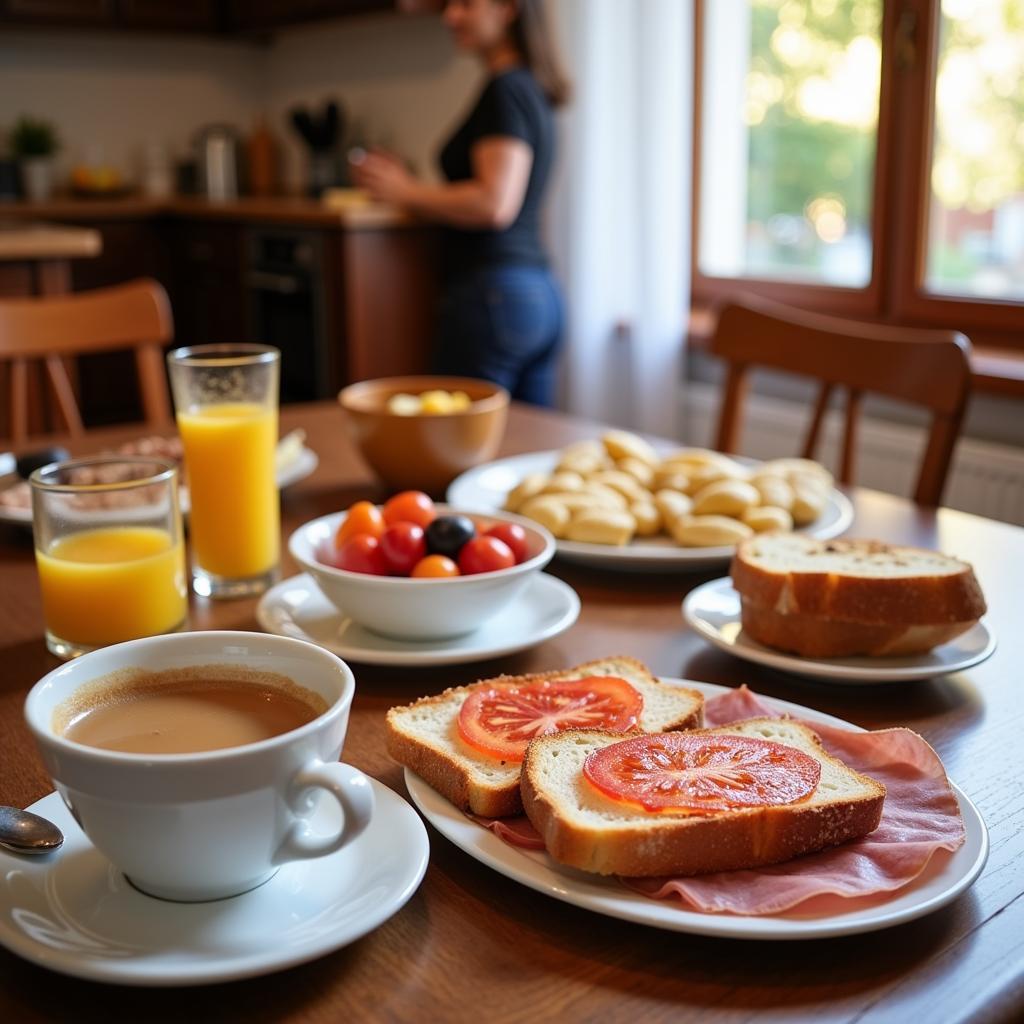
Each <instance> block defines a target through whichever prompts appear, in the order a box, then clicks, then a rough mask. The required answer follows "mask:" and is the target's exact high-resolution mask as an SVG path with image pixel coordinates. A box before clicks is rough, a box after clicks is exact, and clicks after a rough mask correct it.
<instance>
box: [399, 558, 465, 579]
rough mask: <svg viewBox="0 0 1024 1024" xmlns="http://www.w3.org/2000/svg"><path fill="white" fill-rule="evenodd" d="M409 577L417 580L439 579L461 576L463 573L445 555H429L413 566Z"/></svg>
mask: <svg viewBox="0 0 1024 1024" xmlns="http://www.w3.org/2000/svg"><path fill="white" fill-rule="evenodd" d="M409 575H410V576H415V577H416V578H417V579H437V578H440V577H444V576H461V575H462V573H460V572H459V567H458V566H457V565H456V564H455V563H454V562H453V561H452V560H451V559H450V558H446V557H445V556H444V555H427V557H426V558H423V559H421V560H420V561H418V562H417V563H416V564H415V565H414V566H413V569H412V572H411V573H410V574H409Z"/></svg>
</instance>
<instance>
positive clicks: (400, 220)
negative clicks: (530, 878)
mask: <svg viewBox="0 0 1024 1024" xmlns="http://www.w3.org/2000/svg"><path fill="white" fill-rule="evenodd" d="M0 216H3V217H10V218H17V219H18V220H22V219H31V220H63V221H107V220H143V219H151V218H157V217H171V218H180V219H188V220H220V221H241V222H251V223H264V224H295V225H305V226H313V227H326V228H331V227H336V228H340V229H342V230H347V231H360V230H377V229H382V228H405V227H415V226H416V225H417V224H418V223H419V222H418V221H416V219H415V218H413V217H412V216H410V215H409V214H407V213H406V212H405V211H403V210H400V209H399V208H398V207H395V206H390V205H388V204H387V203H375V202H372V201H370V200H367V199H365V198H363V197H362V195H361V194H360V193H358V192H357V191H356V190H354V189H335V190H333V194H332V196H331V198H330V200H328V201H321V200H318V199H308V198H305V197H302V196H267V197H257V196H246V197H243V198H240V199H236V200H231V201H226V202H214V201H211V200H209V199H203V198H200V197H198V196H176V197H173V198H171V199H147V198H145V197H139V196H127V197H124V198H109V199H107V198H95V199H77V198H74V197H66V198H58V199H52V200H50V201H48V202H45V203H26V202H18V203H10V204H7V205H5V206H3V207H0Z"/></svg>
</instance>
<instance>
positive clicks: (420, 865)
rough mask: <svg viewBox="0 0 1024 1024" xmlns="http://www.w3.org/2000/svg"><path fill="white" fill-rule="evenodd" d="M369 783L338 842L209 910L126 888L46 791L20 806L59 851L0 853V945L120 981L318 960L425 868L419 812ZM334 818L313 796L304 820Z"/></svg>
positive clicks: (252, 971) (220, 974) (399, 902)
mask: <svg viewBox="0 0 1024 1024" xmlns="http://www.w3.org/2000/svg"><path fill="white" fill-rule="evenodd" d="M370 784H371V785H372V787H373V795H374V798H375V799H376V809H375V811H374V815H373V819H372V821H371V822H370V825H369V828H368V829H367V830H366V832H364V833H363V834H362V835H361V836H360V837H359V838H358V839H356V840H355V841H354V842H353V843H352V844H351V845H350V846H348V847H345V848H344V849H342V850H339V851H338V852H337V853H334V854H330V855H329V856H326V857H320V858H317V859H315V860H306V861H296V862H293V863H291V864H286V865H285V866H284V867H282V868H281V870H280V871H279V872H278V873H277V874H276V875H275V876H274V877H273V878H271V879H270V881H269V882H266V883H265V884H264V885H262V886H260V887H259V888H258V889H253V890H252V891H251V892H247V893H243V894H242V895H241V896H235V897H233V898H231V899H225V900H216V901H214V902H210V903H169V902H166V901H164V900H158V899H155V898H154V897H152V896H145V895H143V894H142V893H141V892H139V891H138V890H137V889H134V888H132V886H131V885H129V883H128V882H127V881H126V880H125V878H124V876H123V875H122V874H121V873H120V872H119V871H118V870H117V869H116V868H115V867H114V866H113V865H112V864H111V863H110V862H109V861H108V860H107V859H106V858H105V857H104V856H103V855H102V854H101V853H99V852H98V851H97V850H96V849H95V848H94V847H93V846H92V844H91V843H90V842H89V840H88V839H86V837H85V835H84V834H83V833H82V831H81V830H80V829H79V827H78V826H77V825H76V824H75V822H74V820H73V819H72V817H71V813H70V812H69V811H68V809H67V808H66V807H65V806H64V802H63V801H62V800H61V798H60V797H59V796H58V795H57V794H56V793H51V794H50V795H49V796H47V797H44V798H43V799H42V800H39V801H38V802H37V803H35V804H33V805H32V807H30V808H29V810H31V811H35V812H36V813H37V814H41V815H43V816H44V817H46V818H49V819H50V820H51V821H54V822H56V823H57V825H59V826H60V828H61V829H62V830H63V832H64V836H65V839H64V845H63V846H62V847H61V848H60V850H58V851H57V852H55V853H53V854H50V855H48V856H46V857H42V858H38V857H36V858H32V857H19V856H17V855H15V854H12V853H5V852H4V851H3V850H0V945H4V946H6V947H7V948H8V949H9V950H11V952H13V953H17V954H18V955H19V956H22V957H24V958H25V959H26V960H31V961H32V962H33V963H36V964H39V965H40V966H42V967H48V968H50V970H53V971H59V972H60V973H62V974H71V975H74V976H76V977H79V978H89V979H91V980H93V981H106V982H114V983H117V984H120V985H204V984H208V983H211V982H220V981H232V980H234V979H236V978H246V977H249V976H251V975H256V974H269V973H270V972H272V971H279V970H283V969H284V968H286V967H293V966H295V965H296V964H300V963H305V962H306V961H307V960H313V959H315V958H316V957H319V956H323V955H324V954H326V953H330V952H332V951H333V950H335V949H339V948H341V947H342V946H345V945H347V944H348V943H350V942H354V941H355V940H356V939H358V938H360V937H361V936H363V935H365V934H366V933H367V932H369V931H371V930H372V929H374V928H376V927H377V926H378V925H380V924H383V922H384V921H386V920H387V919H388V918H389V917H391V915H392V914H394V913H395V912H396V911H398V910H399V909H400V908H401V907H402V906H403V905H404V904H405V902H406V901H407V900H408V899H409V897H410V896H412V894H413V893H414V892H415V891H416V889H417V887H418V886H419V884H420V881H421V880H422V878H423V873H424V872H425V871H426V868H427V860H428V858H429V855H430V846H429V843H428V841H427V833H426V829H424V827H423V823H422V822H421V821H420V818H419V815H417V814H416V812H415V811H413V809H412V808H411V807H410V806H409V805H408V804H407V803H406V802H405V801H404V800H403V799H402V798H401V797H400V796H398V795H397V794H395V793H393V792H392V791H391V790H390V789H388V788H387V787H386V786H384V785H382V784H381V783H379V782H377V781H376V780H374V779H371V780H370ZM339 814H340V812H339V811H338V809H337V806H336V805H335V803H334V801H328V800H324V801H321V803H320V807H319V808H318V810H317V812H316V813H315V814H314V815H313V824H314V826H315V827H318V828H319V829H320V830H322V831H325V832H326V831H328V830H330V829H333V828H335V827H336V823H337V821H338V816H339Z"/></svg>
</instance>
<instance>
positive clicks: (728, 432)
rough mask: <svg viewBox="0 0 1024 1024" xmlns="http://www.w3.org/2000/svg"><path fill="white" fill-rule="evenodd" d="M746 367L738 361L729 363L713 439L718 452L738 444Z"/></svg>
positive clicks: (735, 446) (744, 396)
mask: <svg viewBox="0 0 1024 1024" xmlns="http://www.w3.org/2000/svg"><path fill="white" fill-rule="evenodd" d="M747 369H748V368H747V367H746V366H744V365H742V364H740V363H730V364H729V372H728V373H727V374H726V378H725V391H724V394H723V396H722V410H721V412H720V413H719V414H718V437H717V438H716V440H715V448H717V449H718V451H720V452H734V451H736V448H737V447H738V445H739V435H740V413H741V411H742V409H743V402H744V400H745V398H746V393H747Z"/></svg>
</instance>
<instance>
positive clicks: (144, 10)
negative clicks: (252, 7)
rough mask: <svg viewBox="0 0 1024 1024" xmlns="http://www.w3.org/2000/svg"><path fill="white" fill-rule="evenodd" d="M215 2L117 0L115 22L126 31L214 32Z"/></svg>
mask: <svg viewBox="0 0 1024 1024" xmlns="http://www.w3.org/2000/svg"><path fill="white" fill-rule="evenodd" d="M221 7H222V5H221V4H220V3H218V0H118V4H117V10H118V21H119V22H120V23H121V24H122V25H124V26H126V27H130V28H148V29H166V30H167V31H171V32H215V31H217V30H218V29H219V28H221V26H222V16H221Z"/></svg>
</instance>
